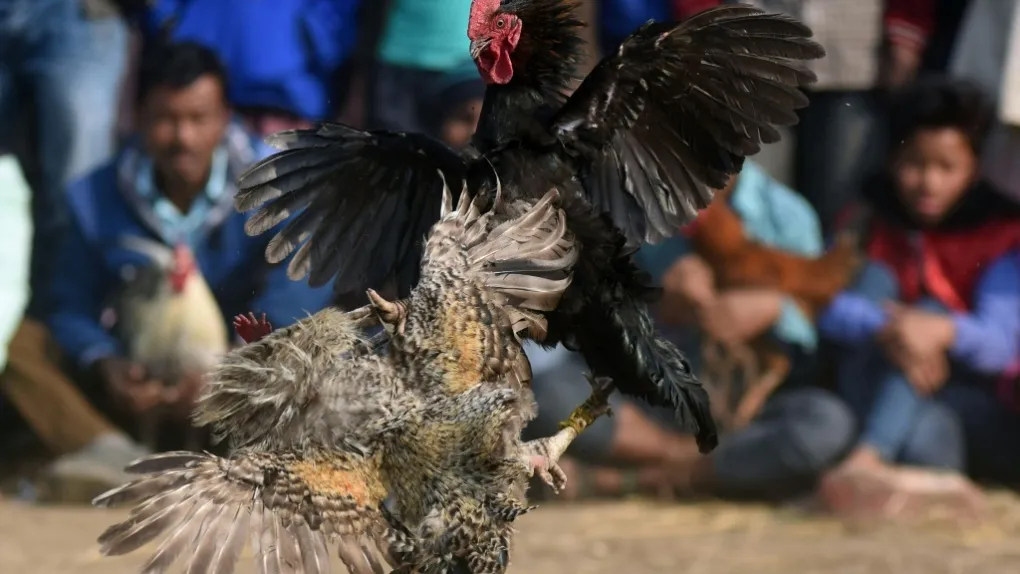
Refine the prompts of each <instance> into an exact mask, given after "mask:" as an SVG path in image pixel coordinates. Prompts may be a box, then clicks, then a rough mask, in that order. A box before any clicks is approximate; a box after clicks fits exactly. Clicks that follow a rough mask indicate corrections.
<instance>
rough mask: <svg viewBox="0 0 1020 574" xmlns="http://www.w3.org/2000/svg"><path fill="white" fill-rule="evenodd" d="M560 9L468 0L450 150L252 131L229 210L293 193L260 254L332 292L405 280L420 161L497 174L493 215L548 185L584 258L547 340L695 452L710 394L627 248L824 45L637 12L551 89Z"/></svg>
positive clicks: (698, 200)
mask: <svg viewBox="0 0 1020 574" xmlns="http://www.w3.org/2000/svg"><path fill="white" fill-rule="evenodd" d="M577 5H578V3H577V1H576V0H502V1H500V0H475V1H474V3H473V4H472V6H471V18H470V25H469V28H468V37H469V38H470V40H471V55H472V57H473V58H474V60H475V62H476V64H477V66H478V70H479V72H480V73H481V75H482V77H483V79H484V80H485V81H486V82H487V83H488V84H489V86H488V89H487V91H486V94H485V103H484V106H483V108H482V114H481V120H480V122H479V125H478V129H477V132H476V133H475V135H474V138H473V141H472V146H471V147H470V148H469V149H468V150H466V151H464V152H462V153H457V152H454V151H452V150H450V149H449V148H447V147H446V146H444V145H443V144H441V143H439V142H438V141H436V140H433V139H431V138H429V137H426V136H424V135H421V134H414V133H397V132H388V131H361V130H356V129H353V128H350V127H347V126H343V125H338V124H324V125H322V126H321V127H319V128H318V129H315V130H298V131H290V132H283V133H280V134H277V135H275V136H272V137H271V138H270V140H269V142H270V143H271V144H273V145H275V146H277V147H279V148H282V149H283V150H284V151H281V152H279V153H277V154H276V155H274V156H272V157H270V158H268V159H266V160H264V161H262V162H260V163H259V164H257V165H255V166H253V167H252V169H251V170H250V171H249V172H248V173H247V174H245V175H244V176H242V177H241V180H240V189H241V191H240V193H238V195H237V208H238V209H239V210H241V211H249V210H252V209H256V208H258V211H257V212H256V213H255V214H254V215H253V216H252V217H251V219H250V220H249V221H248V226H247V231H248V233H250V234H253V235H255V234H261V233H264V232H266V231H267V230H269V229H270V228H272V227H273V226H274V225H276V224H278V223H279V222H281V221H283V220H284V219H286V218H287V217H289V216H291V215H292V214H293V213H295V212H298V211H299V210H302V209H304V210H303V211H301V213H300V214H299V215H297V216H296V217H295V218H294V220H293V221H292V222H291V223H290V224H289V225H288V226H287V227H286V228H285V229H284V230H282V231H281V232H280V233H279V234H278V235H277V236H276V237H274V238H273V240H272V241H271V242H270V244H269V247H268V249H267V252H266V256H267V258H268V259H269V260H270V261H271V262H278V261H281V260H283V259H284V258H285V257H287V256H288V255H289V254H290V253H291V252H293V251H294V250H295V249H297V254H296V255H295V256H294V259H293V260H292V261H291V263H290V267H289V271H290V276H291V277H292V278H295V279H297V278H301V277H304V276H305V275H308V274H310V278H309V281H310V283H312V284H313V285H322V284H325V283H326V282H327V281H329V280H330V279H331V278H332V277H334V276H336V277H337V279H336V283H335V287H336V290H337V292H338V293H353V292H358V291H362V290H363V289H365V288H366V287H369V286H379V285H380V284H381V283H383V282H384V281H386V280H388V279H389V278H392V277H395V278H396V280H397V283H398V287H399V290H400V292H401V296H404V295H405V294H406V293H407V292H409V290H410V288H411V287H412V286H413V285H414V284H415V282H416V281H417V274H418V268H419V259H420V257H421V238H422V237H423V236H424V235H425V232H426V231H427V230H428V229H429V227H430V226H431V225H432V224H433V223H435V222H436V220H437V219H438V217H439V213H440V202H441V200H442V189H443V181H442V178H441V177H440V176H439V174H438V173H437V171H436V170H437V169H438V170H440V171H441V172H442V174H443V176H445V179H446V181H448V182H463V184H464V185H465V186H466V187H467V188H469V189H471V190H472V191H474V190H480V189H490V190H491V189H493V188H494V186H493V185H492V183H493V181H494V179H495V178H494V177H493V175H494V174H498V178H499V180H500V181H501V182H502V184H503V193H504V194H506V199H507V200H508V201H506V202H505V205H508V206H510V207H509V208H508V209H507V212H506V213H503V214H501V217H502V218H504V219H506V218H510V217H514V216H517V215H519V214H520V213H522V212H523V211H525V210H526V206H528V205H531V204H533V203H534V202H536V201H538V200H539V199H540V198H541V196H542V195H543V194H544V193H545V191H547V190H548V189H550V188H552V187H556V188H558V189H559V190H560V191H561V207H562V208H563V209H564V210H565V212H566V213H567V222H568V226H569V228H570V230H571V231H572V232H573V233H574V234H575V235H576V237H577V239H578V240H579V242H580V244H581V245H582V256H581V260H580V261H579V263H578V265H577V267H576V269H575V278H574V281H573V283H572V285H571V287H570V289H569V290H568V291H567V293H566V294H565V296H564V298H563V300H562V301H561V303H560V306H559V307H558V308H557V309H556V310H555V311H553V312H550V313H549V317H548V319H549V322H548V324H549V333H548V337H547V338H546V340H545V343H546V344H555V343H557V342H563V343H564V344H565V345H567V346H568V347H570V348H574V349H579V350H580V351H581V353H582V354H583V355H584V357H585V359H586V360H587V361H588V363H589V365H590V366H591V368H592V370H593V371H594V372H595V373H597V374H598V375H604V376H608V377H611V378H612V379H613V380H614V381H615V382H616V384H617V385H618V388H619V389H620V390H621V392H623V393H625V394H628V395H632V396H636V397H639V398H642V399H645V400H647V401H649V402H650V403H652V404H654V405H660V406H666V407H670V408H672V409H674V410H675V412H676V416H677V419H678V420H679V421H680V422H681V423H682V424H683V425H684V427H685V428H686V429H687V430H689V431H690V432H692V433H693V434H695V436H696V437H697V440H698V444H699V446H700V448H701V450H702V451H703V452H707V451H709V450H711V449H712V448H713V447H714V446H715V445H716V443H717V440H718V439H717V436H716V428H715V423H714V422H713V420H712V417H711V414H710V411H709V406H708V396H707V394H706V393H705V391H704V389H703V388H702V387H701V385H700V383H699V382H698V380H697V378H696V377H695V376H694V375H693V373H692V372H691V369H690V366H689V365H688V363H687V361H686V360H685V359H684V357H683V355H682V354H681V353H680V351H679V350H678V349H676V347H675V346H673V345H672V344H670V343H669V342H667V341H665V340H664V339H662V338H660V337H659V336H658V335H657V334H656V332H655V330H654V326H653V324H652V320H651V318H650V316H649V313H648V310H647V303H648V301H649V300H650V299H651V295H653V294H654V290H653V289H652V288H650V287H649V286H648V283H647V280H646V278H645V277H644V275H643V274H641V273H639V271H638V270H637V268H636V267H635V266H634V264H633V263H632V261H631V254H632V253H633V252H634V250H635V249H636V247H637V246H638V245H639V244H640V242H642V241H650V242H654V241H658V240H660V239H662V238H664V237H668V236H669V235H671V234H672V233H674V232H675V231H676V230H677V229H678V228H679V227H680V226H682V225H683V224H685V223H687V222H688V221H689V220H691V219H692V218H693V217H694V216H695V215H696V214H697V211H698V209H700V208H703V207H705V206H707V205H708V203H709V202H710V201H711V199H712V194H713V192H712V190H713V189H720V188H722V187H724V186H725V185H726V182H727V180H728V176H729V175H730V174H734V173H737V172H739V171H740V169H741V167H742V164H743V160H744V157H746V156H748V155H751V154H754V153H756V152H757V151H759V149H760V148H761V144H762V143H770V142H774V141H777V140H778V139H779V133H778V131H777V130H776V129H775V127H774V126H777V125H791V124H794V123H796V121H797V117H796V114H795V112H794V110H796V109H797V108H800V107H802V106H804V105H806V104H807V99H806V97H805V96H804V94H803V93H801V91H800V90H799V87H800V86H804V85H806V84H809V83H811V82H812V81H813V80H814V75H813V74H812V73H810V72H809V71H807V70H805V69H804V68H802V67H800V66H798V65H797V64H796V63H795V61H796V60H807V59H813V58H819V57H822V56H823V55H824V50H823V49H822V48H821V46H819V45H818V44H816V43H815V42H813V41H811V40H810V39H809V38H810V36H811V31H810V29H808V28H807V27H806V26H804V25H803V24H800V23H799V22H797V21H795V20H793V19H791V18H789V17H787V16H782V15H774V14H765V13H763V12H762V11H761V10H758V9H756V8H753V7H750V6H742V5H728V6H722V7H718V8H713V9H710V10H707V11H705V12H702V13H701V14H698V15H696V16H694V17H692V18H690V19H688V20H687V21H685V22H683V23H681V24H668V23H655V22H650V23H648V24H645V25H644V26H642V27H641V28H640V29H638V30H637V31H636V32H635V33H634V34H633V35H631V36H630V37H629V38H628V39H627V40H626V41H624V43H623V45H622V46H621V47H620V49H619V50H618V51H617V52H616V53H615V54H613V55H611V56H609V57H607V58H606V59H604V60H603V61H602V62H601V63H600V64H599V65H598V66H597V67H596V68H595V69H594V70H593V71H592V72H591V74H589V75H588V77H587V78H586V79H585V80H584V82H583V83H582V84H581V85H580V87H579V88H578V89H577V90H576V91H575V92H574V93H573V94H572V95H570V96H569V97H568V96H567V95H566V93H567V91H568V86H569V85H570V83H571V82H572V81H573V80H574V79H575V77H574V71H575V67H576V65H577V63H578V61H579V59H580V57H581V56H582V50H583V42H582V40H581V39H580V38H579V36H578V30H579V29H580V28H581V27H582V26H584V24H583V23H582V22H581V21H579V20H578V19H576V17H575V9H576V8H577ZM451 187H454V188H455V189H456V188H457V187H459V186H454V185H451ZM490 196H491V193H490ZM491 199H492V198H491V197H490V199H489V201H490V202H491ZM302 242H304V244H303V245H301V243H302ZM299 245H300V249H298V247H299Z"/></svg>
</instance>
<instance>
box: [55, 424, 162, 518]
mask: <svg viewBox="0 0 1020 574" xmlns="http://www.w3.org/2000/svg"><path fill="white" fill-rule="evenodd" d="M146 454H149V451H148V450H147V449H145V448H143V447H141V446H139V445H137V444H135V443H134V442H132V441H131V440H130V439H129V438H127V437H126V436H123V435H120V434H110V435H104V436H101V437H99V438H98V439H96V440H94V441H93V442H92V443H90V444H89V445H87V446H86V447H84V448H82V449H81V450H78V451H76V452H72V453H69V454H66V455H64V456H61V457H60V458H58V459H57V460H55V461H53V462H52V463H51V464H50V465H49V466H48V467H46V468H45V469H44V470H43V472H42V474H41V476H40V480H39V493H38V500H39V501H40V502H46V503H62V504H89V503H91V502H92V499H94V498H95V497H97V496H99V495H100V494H102V493H104V492H106V491H107V490H110V489H111V488H116V487H118V486H120V485H122V484H124V483H125V482H128V481H130V480H132V479H133V478H136V477H135V476H133V475H131V474H128V473H127V472H125V471H124V467H126V466H127V465H128V464H130V463H131V462H133V461H135V460H137V459H139V458H141V457H143V456H145V455H146Z"/></svg>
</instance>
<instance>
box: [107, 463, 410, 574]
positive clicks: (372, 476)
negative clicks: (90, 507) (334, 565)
mask: <svg viewBox="0 0 1020 574" xmlns="http://www.w3.org/2000/svg"><path fill="white" fill-rule="evenodd" d="M127 470H128V471H129V472H132V473H138V474H144V476H142V477H140V478H138V479H136V480H134V481H132V482H129V483H127V484H125V485H123V486H121V487H119V488H115V489H113V490H111V491H109V492H107V493H105V494H102V495H100V496H99V497H98V498H96V499H95V500H94V501H93V504H94V505H96V506H101V507H108V506H120V505H124V504H132V505H134V506H133V508H132V509H131V515H130V517H129V518H128V519H127V520H125V521H124V522H121V523H119V524H115V525H113V526H111V527H110V528H108V529H107V530H106V531H105V532H104V533H103V534H102V535H101V536H100V537H99V544H100V551H101V552H102V554H104V555H106V556H116V555H123V554H127V553H130V552H133V551H135V550H138V549H139V548H141V547H143V546H145V545H146V544H148V543H150V542H153V541H156V540H157V539H159V540H161V542H160V544H159V546H158V547H157V548H156V550H155V552H154V553H153V554H152V556H151V557H150V558H149V560H148V561H147V562H146V564H145V565H144V566H143V568H142V571H144V572H151V573H153V574H158V573H161V572H165V571H167V569H168V568H170V567H171V566H172V565H173V564H174V563H175V562H176V561H177V560H178V559H179V558H180V559H182V560H183V561H185V562H186V563H187V572H189V573H192V574H206V573H208V574H226V573H229V572H233V571H234V567H235V566H236V564H237V562H238V561H239V560H240V558H241V554H242V552H243V551H244V548H245V546H246V544H247V543H248V542H249V540H250V543H251V548H252V554H253V555H254V560H255V564H256V566H257V568H256V571H257V572H259V573H260V574H281V573H292V574H300V573H303V574H319V573H327V572H331V569H330V554H331V553H330V549H329V548H330V546H336V547H337V552H338V554H339V557H340V561H341V562H342V563H343V564H344V565H345V566H346V567H347V569H348V570H349V571H350V572H352V573H353V574H383V573H387V572H390V571H391V570H392V566H393V565H392V564H391V563H390V562H392V560H391V559H390V558H389V557H390V556H391V552H394V551H395V552H403V551H406V548H405V546H407V545H409V544H412V542H411V541H410V540H407V539H406V536H405V535H404V534H403V532H404V530H403V529H402V528H400V527H399V525H396V524H391V522H390V519H389V518H388V517H387V516H386V515H385V514H384V511H383V510H381V505H382V501H383V499H384V498H385V496H386V491H385V488H384V487H383V484H382V481H381V479H380V475H379V470H378V467H377V465H376V464H375V459H373V458H368V457H365V456H362V455H360V454H354V453H337V452H333V453H329V454H328V456H327V454H326V453H319V454H317V455H316V454H304V455H301V454H293V453H291V454H270V453H241V454H238V455H235V456H234V457H232V458H230V459H224V458H220V457H217V456H213V455H210V454H198V453H191V452H170V453H164V454H157V455H154V456H150V457H147V458H144V459H142V460H139V461H137V462H135V463H133V464H132V465H131V466H129V467H128V469H127Z"/></svg>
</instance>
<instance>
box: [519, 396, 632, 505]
mask: <svg viewBox="0 0 1020 574" xmlns="http://www.w3.org/2000/svg"><path fill="white" fill-rule="evenodd" d="M588 381H589V382H590V383H591V385H592V393H591V396H590V397H588V399H587V400H585V401H584V402H583V403H581V405H580V406H578V407H577V408H576V409H574V412H572V413H570V416H569V417H568V418H567V420H565V421H564V422H562V423H560V430H559V432H557V433H556V434H554V435H553V436H550V437H545V438H540V439H535V440H531V441H528V442H526V443H524V455H523V456H524V458H525V464H526V465H527V467H528V469H529V470H530V472H531V474H532V475H534V474H537V475H538V476H539V478H541V479H542V481H543V482H545V483H546V484H548V485H549V486H550V487H552V489H553V491H554V492H559V491H561V490H563V488H564V487H565V486H566V485H567V475H566V474H565V473H564V472H563V469H561V468H560V467H559V464H558V462H559V460H560V457H562V456H563V453H564V452H566V451H567V447H569V446H570V443H572V442H574V439H575V438H577V436H578V435H580V434H581V432H582V431H584V429H586V428H588V426H590V425H591V424H592V423H593V422H595V421H596V420H597V419H598V418H599V417H600V416H602V415H610V414H611V411H610V408H609V394H610V393H612V392H613V388H614V387H613V383H612V380H611V379H608V378H605V377H600V378H595V377H589V378H588Z"/></svg>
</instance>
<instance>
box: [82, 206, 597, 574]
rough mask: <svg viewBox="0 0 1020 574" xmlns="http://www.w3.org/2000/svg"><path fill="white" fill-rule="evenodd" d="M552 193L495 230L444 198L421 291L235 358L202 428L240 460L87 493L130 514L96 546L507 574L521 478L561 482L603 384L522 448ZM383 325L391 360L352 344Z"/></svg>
mask: <svg viewBox="0 0 1020 574" xmlns="http://www.w3.org/2000/svg"><path fill="white" fill-rule="evenodd" d="M497 197H498V190H497ZM556 197H557V192H556V190H552V191H550V192H549V193H548V194H547V195H546V197H545V198H544V199H543V200H542V201H540V202H538V203H537V204H535V205H534V206H533V207H532V208H531V209H529V210H528V211H526V212H524V213H523V215H521V216H520V217H518V218H516V219H513V220H511V221H507V222H505V223H502V224H500V225H495V224H494V223H493V222H492V221H491V219H490V215H491V213H492V211H491V210H490V211H488V212H486V213H484V214H483V213H481V212H480V209H479V207H478V205H477V204H476V203H475V202H474V201H473V200H472V199H471V198H469V196H468V194H467V193H465V192H462V193H461V194H460V200H459V202H458V205H457V207H456V209H454V208H453V206H452V199H451V194H450V191H449V189H446V190H445V192H444V205H443V216H442V218H441V219H440V221H439V222H438V223H437V224H436V225H435V226H434V227H433V228H432V230H431V232H430V234H429V236H428V238H427V240H426V246H425V257H424V260H423V263H422V279H421V281H420V283H419V284H418V286H417V287H416V288H415V289H414V291H413V292H412V295H411V297H409V298H408V299H406V300H402V301H400V302H389V301H385V300H383V299H382V298H381V297H379V296H378V295H377V294H375V293H374V292H371V291H370V292H369V297H370V299H371V300H372V305H371V306H370V307H369V308H368V310H367V311H365V310H360V311H355V312H352V313H346V314H345V313H342V312H340V311H337V310H334V309H327V310H325V311H322V312H320V313H318V314H316V315H314V316H311V317H309V318H307V319H305V320H303V321H300V322H298V323H296V324H295V325H293V326H290V327H288V328H285V329H280V330H277V331H275V332H274V331H271V328H267V329H266V331H267V332H268V333H262V334H264V335H265V336H263V337H261V338H260V339H258V340H257V341H254V342H252V343H250V344H248V345H246V346H244V347H242V348H240V349H238V350H236V351H233V352H232V353H230V354H229V355H227V357H226V358H225V359H224V361H223V362H222V364H221V365H220V367H219V368H218V370H216V371H215V372H214V373H213V375H212V377H211V380H210V383H209V385H208V390H207V392H206V395H205V396H204V397H203V398H202V400H201V401H200V404H199V408H198V414H197V419H198V420H197V422H198V423H199V424H208V425H211V426H212V427H213V430H214V431H215V432H216V433H217V435H218V436H219V437H220V438H223V439H227V440H229V441H230V444H231V446H232V448H233V451H232V454H231V455H230V456H229V457H228V458H220V457H217V456H213V455H210V454H195V453H188V452H173V453H167V454H160V455H155V456H152V457H148V458H146V459H142V460H140V461H138V462H136V463H134V464H132V465H131V467H129V470H130V471H132V472H135V473H141V474H143V475H144V476H142V477H140V478H138V479H137V480H135V481H133V482H131V483H128V484H126V485H124V486H122V487H119V488H117V489H114V490H111V491H110V492H107V493H105V494H103V495H102V496H100V497H98V498H97V499H96V500H95V504H96V505H98V506H110V505H115V504H123V503H132V504H134V505H135V506H134V508H133V509H132V511H131V516H130V518H128V519H127V520H125V521H124V522H122V523H120V524H116V525H114V526H112V527H111V528H109V529H108V530H107V531H106V532H105V533H103V534H102V536H101V537H100V539H99V541H100V544H101V550H102V552H103V553H104V554H106V555H119V554H125V553H128V552H132V551H134V550H136V549H138V548H140V547H142V546H143V545H145V544H147V543H149V542H151V541H154V540H157V539H162V542H161V543H160V545H159V546H158V548H157V549H156V551H155V553H154V554H153V555H152V557H151V558H150V559H149V561H148V562H147V563H146V564H145V566H144V568H143V571H144V572H152V573H156V572H164V571H165V570H166V569H167V568H168V567H169V566H170V565H171V564H172V563H174V562H175V560H176V559H177V558H179V557H181V556H183V557H185V560H186V561H187V563H188V564H187V571H188V572H189V573H217V574H225V573H228V572H232V571H233V569H234V566H235V564H236V563H237V561H238V560H239V558H240V555H241V553H242V552H243V550H244V547H245V546H246V544H248V542H249V540H250V544H251V546H252V549H253V554H254V556H255V560H256V563H257V565H258V571H259V572H261V573H271V574H278V573H279V574H283V573H308V574H312V573H320V572H328V571H330V565H329V562H330V558H331V556H332V554H333V553H332V552H331V551H330V547H333V546H335V547H337V552H338V554H339V557H340V561H341V562H342V563H343V565H344V566H345V567H346V568H347V569H348V571H350V572H352V573H356V574H361V573H377V574H378V573H384V572H391V571H392V572H399V573H406V574H409V573H429V574H432V573H436V574H438V573H451V574H452V573H457V574H461V573H474V574H487V573H500V572H505V571H506V569H507V566H508V563H509V544H510V538H511V534H512V523H513V522H514V520H515V519H516V518H517V517H518V516H520V515H521V514H523V513H525V512H527V511H528V510H529V508H528V507H526V506H525V505H524V504H523V502H522V500H521V499H520V497H519V496H518V493H519V492H520V490H521V489H522V488H523V486H524V483H525V482H526V479H527V477H528V476H530V475H531V474H533V473H535V472H537V473H538V474H540V475H541V477H542V478H543V479H544V480H546V481H547V482H549V483H550V484H551V485H553V487H554V488H556V487H562V485H563V482H564V478H563V475H562V472H560V471H559V469H558V468H557V467H556V460H557V459H558V458H559V456H560V455H561V454H562V453H563V451H564V450H565V449H566V447H567V445H568V444H569V443H570V441H571V440H573V438H574V437H575V436H576V435H577V433H579V432H580V431H581V430H582V429H583V428H584V427H585V426H587V425H588V424H590V423H591V422H592V421H593V420H594V419H595V418H596V417H598V416H600V415H601V414H604V413H606V412H608V406H607V404H606V402H605V399H606V396H607V394H608V393H609V392H610V390H611V389H610V386H611V385H610V384H609V383H606V382H604V381H600V382H597V383H596V382H594V381H593V393H592V397H591V399H589V400H588V401H587V402H586V403H585V404H584V405H582V406H581V407H579V408H578V410H577V411H575V414H574V415H573V416H571V418H570V420H568V421H567V422H566V423H565V424H564V425H563V430H561V431H560V432H559V433H557V434H556V435H555V436H553V437H549V438H546V439H541V440H538V441H532V442H528V443H522V442H521V441H520V438H519V437H520V430H521V427H522V426H523V424H524V423H525V422H526V421H527V420H529V419H530V418H531V417H532V416H533V412H534V405H533V397H532V395H531V391H530V385H529V383H530V378H531V368H530V365H529V363H528V362H527V358H526V357H525V355H524V354H523V352H522V350H521V347H520V340H521V339H522V338H524V337H531V338H537V339H540V338H541V337H542V335H543V334H544V332H545V319H544V317H543V315H542V312H543V311H547V310H550V309H552V308H554V307H555V306H556V304H557V303H558V301H559V299H560V297H561V296H562V293H563V291H564V290H565V289H566V288H567V286H568V285H569V284H570V279H571V270H572V266H573V265H574V263H575V261H576V259H577V248H576V246H575V244H574V240H573V236H572V235H571V234H570V233H569V232H568V231H567V228H566V221H565V218H564V214H563V212H562V210H560V209H559V208H557V207H556V206H555V199H556ZM497 203H498V202H497ZM373 321H381V322H383V323H384V325H385V326H386V327H387V330H388V335H389V341H390V349H389V352H388V353H385V354H382V353H378V352H377V349H376V348H375V347H374V346H373V344H372V343H371V341H367V340H365V339H363V338H362V336H361V335H360V332H361V331H360V330H359V328H360V327H363V326H365V325H366V324H368V323H370V322H373ZM251 326H252V325H251V324H249V325H248V327H251ZM259 326H261V327H268V325H267V324H264V325H256V327H259ZM257 330H258V329H256V331H257ZM249 335H250V333H249ZM388 497H389V498H390V500H391V502H392V505H391V504H386V505H384V500H386V499H387V498H388Z"/></svg>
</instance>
